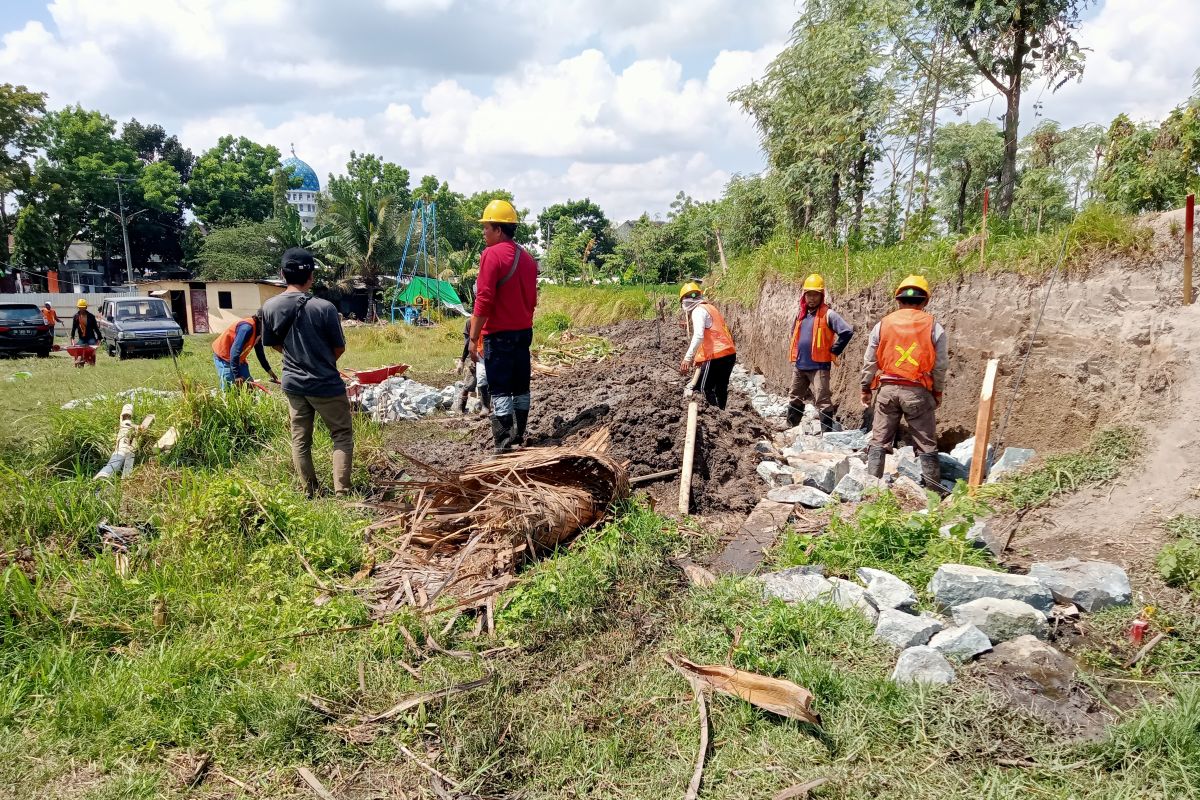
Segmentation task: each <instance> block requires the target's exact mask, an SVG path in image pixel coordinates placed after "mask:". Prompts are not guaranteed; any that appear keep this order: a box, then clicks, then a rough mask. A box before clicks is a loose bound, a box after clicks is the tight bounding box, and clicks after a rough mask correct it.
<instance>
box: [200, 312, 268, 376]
mask: <svg viewBox="0 0 1200 800" xmlns="http://www.w3.org/2000/svg"><path fill="white" fill-rule="evenodd" d="M261 332H262V311H258V312H255V314H254V316H252V317H246V318H245V319H242V320H238V321H237V322H236V323H235V324H233V325H230V326H229V327H228V328H226V329H225V330H224V332H223V333H222V334H221V335H220V336H218V337H217V338H216V339H215V340H214V341H213V343H212V350H213V366H215V367H216V368H217V377H218V378H219V379H220V381H221V389H226V388H228V387H229V386H230V385H231V384H232V385H234V386H241V385H242V384H243V383H245V382H246V381H249V380H252V378H251V377H250V366H249V365H248V364H247V363H246V360H247V359H248V358H249V356H250V350H251V349H253V350H254V355H255V356H256V357H257V358H258V363H259V364H261V365H262V368H263V370H264V371H265V372H266V373H267V374H268V375H270V376H271V383H279V377H278V376H276V374H275V370H273V369H271V362H269V361H267V354H266V351H264V350H263V342H262V335H261Z"/></svg>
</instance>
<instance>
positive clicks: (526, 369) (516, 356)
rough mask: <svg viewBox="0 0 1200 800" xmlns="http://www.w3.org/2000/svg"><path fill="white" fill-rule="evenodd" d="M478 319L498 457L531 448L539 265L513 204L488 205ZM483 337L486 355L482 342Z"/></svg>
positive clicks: (475, 348) (476, 335)
mask: <svg viewBox="0 0 1200 800" xmlns="http://www.w3.org/2000/svg"><path fill="white" fill-rule="evenodd" d="M479 221H480V222H481V223H483V241H484V243H485V244H486V245H487V246H486V247H485V248H484V249H483V253H482V254H481V255H480V256H479V278H478V280H477V281H476V284H475V289H476V291H475V314H474V316H472V317H471V331H470V333H469V334H468V335H467V351H468V354H469V355H470V356H471V360H472V361H474V362H475V363H477V364H478V363H479V362H480V361H482V362H483V366H484V373H486V375H487V387H488V391H489V392H490V394H491V400H492V417H491V419H492V439H493V441H494V443H495V447H496V452H497V453H506V452H508V451H509V450H511V449H513V448H514V447H520V446H521V445H523V444H525V428H526V426H527V425H528V424H529V406H530V397H529V383H530V379H531V377H532V364H531V363H530V358H529V346H530V345H531V344H532V343H533V311H534V309H535V308H536V307H537V275H538V268H537V261H535V260H534V259H533V256H531V255H529V253H526V252H525V251H524V250H523V249H522V248H521V247H520V245H518V244H517V243H516V242H515V241H513V237H514V236H516V234H517V210H516V209H515V208H513V205H512V203H510V202H508V201H507V200H499V199H497V200H493V201H492V202H490V203H488V204H487V208H485V209H484V211H483V216H482V217H481V218H480V219H479ZM481 336H482V340H483V346H482V352H481V348H480V344H479V342H480V337H481Z"/></svg>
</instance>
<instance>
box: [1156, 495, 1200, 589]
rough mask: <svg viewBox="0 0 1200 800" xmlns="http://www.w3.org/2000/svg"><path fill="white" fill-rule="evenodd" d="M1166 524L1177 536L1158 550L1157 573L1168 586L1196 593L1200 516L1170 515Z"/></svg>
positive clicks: (1199, 579) (1199, 586)
mask: <svg viewBox="0 0 1200 800" xmlns="http://www.w3.org/2000/svg"><path fill="white" fill-rule="evenodd" d="M1166 527H1167V530H1169V531H1171V532H1172V533H1174V534H1175V535H1176V536H1178V537H1179V539H1178V541H1174V542H1171V543H1170V544H1168V545H1167V546H1166V547H1164V548H1163V549H1162V550H1161V551H1160V552H1159V554H1158V571H1159V573H1160V574H1161V575H1162V578H1163V580H1164V581H1166V583H1167V585H1168V586H1182V587H1185V588H1187V589H1188V590H1189V591H1192V592H1200V517H1190V516H1186V515H1183V514H1181V515H1179V516H1177V517H1173V518H1171V519H1170V520H1169V521H1168V522H1167V525H1166Z"/></svg>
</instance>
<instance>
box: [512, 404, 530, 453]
mask: <svg viewBox="0 0 1200 800" xmlns="http://www.w3.org/2000/svg"><path fill="white" fill-rule="evenodd" d="M513 414H514V415H515V416H516V418H517V435H516V439H515V441H514V442H513V443H514V444H515V445H516V446H517V447H524V446H525V426H527V425H528V424H529V409H528V408H525V409H521V408H518V409H517V410H516V411H514V412H513Z"/></svg>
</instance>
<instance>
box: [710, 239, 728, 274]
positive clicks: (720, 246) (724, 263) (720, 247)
mask: <svg viewBox="0 0 1200 800" xmlns="http://www.w3.org/2000/svg"><path fill="white" fill-rule="evenodd" d="M713 233H715V234H716V235H717V254H718V255H719V256H721V272H723V273H724V272H729V262H728V261H726V260H725V245H724V244H722V242H721V229H720V228H713Z"/></svg>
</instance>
